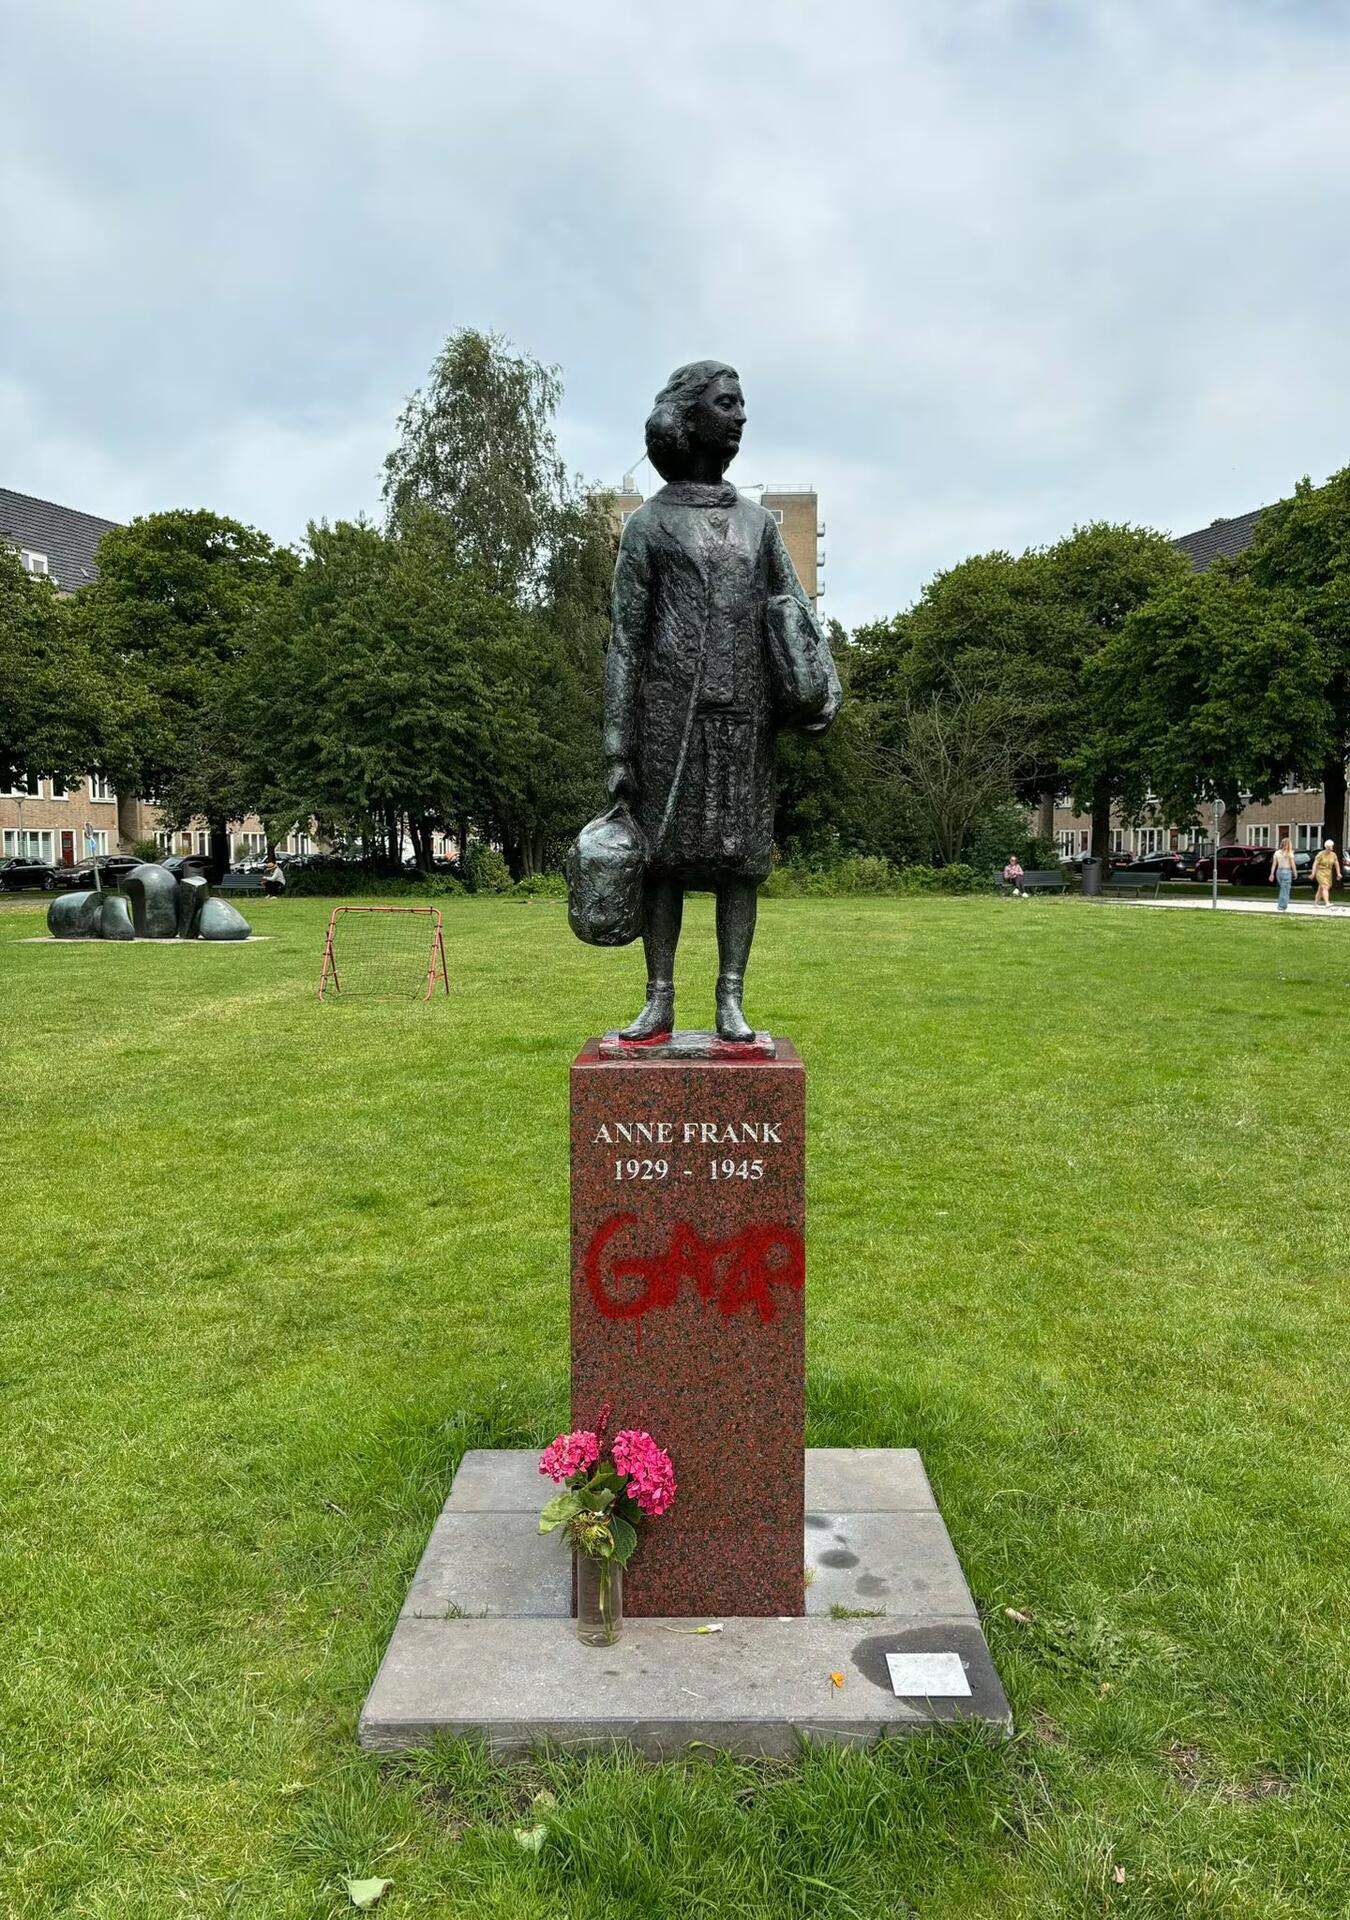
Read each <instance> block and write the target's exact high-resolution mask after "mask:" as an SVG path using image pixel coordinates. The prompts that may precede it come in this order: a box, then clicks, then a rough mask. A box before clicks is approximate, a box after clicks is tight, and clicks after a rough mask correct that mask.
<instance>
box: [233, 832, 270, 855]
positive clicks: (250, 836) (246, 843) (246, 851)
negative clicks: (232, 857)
mask: <svg viewBox="0 0 1350 1920" xmlns="http://www.w3.org/2000/svg"><path fill="white" fill-rule="evenodd" d="M234 851H235V854H236V856H238V857H241V858H245V859H246V858H247V857H248V856H249V855H250V854H259V853H266V852H267V835H266V834H265V833H255V832H252V831H249V832H246V833H236V835H235V836H234Z"/></svg>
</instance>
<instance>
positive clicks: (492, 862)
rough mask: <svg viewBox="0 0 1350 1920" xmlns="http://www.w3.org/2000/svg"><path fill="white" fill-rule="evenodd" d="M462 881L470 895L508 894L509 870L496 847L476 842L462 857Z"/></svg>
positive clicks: (509, 889) (509, 885)
mask: <svg viewBox="0 0 1350 1920" xmlns="http://www.w3.org/2000/svg"><path fill="white" fill-rule="evenodd" d="M464 880H465V884H466V885H467V887H468V889H469V892H470V893H510V891H511V869H510V868H509V867H508V866H507V864H506V862H505V860H503V858H502V856H501V854H500V853H499V852H498V851H497V849H496V847H487V846H484V845H483V844H482V842H481V841H480V842H478V843H477V844H476V845H474V846H472V847H470V848H469V851H468V852H467V853H466V854H465V856H464Z"/></svg>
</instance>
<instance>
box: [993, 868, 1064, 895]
mask: <svg viewBox="0 0 1350 1920" xmlns="http://www.w3.org/2000/svg"><path fill="white" fill-rule="evenodd" d="M1021 887H1022V891H1023V893H1067V892H1068V891H1069V883H1068V880H1067V879H1066V878H1065V876H1064V875H1063V874H1062V873H1058V872H1056V871H1055V869H1054V868H1053V867H1033V868H1032V869H1031V871H1030V873H1024V874H1023V875H1022V879H1021ZM1002 890H1003V892H1005V893H1011V892H1012V888H1011V887H1010V886H1009V885H1008V883H1007V882H1006V881H1004V882H1003V883H1002Z"/></svg>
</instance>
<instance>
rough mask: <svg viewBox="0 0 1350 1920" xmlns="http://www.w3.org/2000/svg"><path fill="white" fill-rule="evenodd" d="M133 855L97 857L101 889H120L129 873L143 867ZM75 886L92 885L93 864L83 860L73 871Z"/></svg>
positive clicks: (142, 863)
mask: <svg viewBox="0 0 1350 1920" xmlns="http://www.w3.org/2000/svg"><path fill="white" fill-rule="evenodd" d="M144 865H145V862H144V861H143V860H138V859H137V858H136V855H135V854H134V853H107V854H103V853H101V854H100V855H99V857H98V879H99V884H100V885H101V886H103V887H114V888H116V887H120V886H121V884H122V882H123V881H124V880H125V879H126V877H127V875H128V874H129V873H134V872H135V870H136V868H137V867H141V866H144ZM75 884H76V886H78V887H92V886H93V885H94V862H93V861H92V860H85V861H84V862H83V863H82V864H81V865H80V866H78V867H77V868H76V869H75Z"/></svg>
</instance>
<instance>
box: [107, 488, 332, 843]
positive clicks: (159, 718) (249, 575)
mask: <svg viewBox="0 0 1350 1920" xmlns="http://www.w3.org/2000/svg"><path fill="white" fill-rule="evenodd" d="M98 565H99V577H98V579H97V581H96V582H95V583H94V585H93V586H91V587H87V588H86V589H85V590H84V592H83V593H82V594H81V595H80V597H79V600H78V602H77V603H76V619H77V622H78V625H79V627H80V629H81V631H82V632H83V633H84V634H85V635H86V636H87V637H88V640H89V644H90V645H91V646H92V647H93V648H94V649H95V650H96V652H97V653H98V654H99V655H101V657H102V658H103V659H104V660H105V661H107V662H109V663H115V664H116V668H117V670H118V671H119V672H120V673H121V674H123V675H125V677H126V681H127V684H128V686H129V687H130V689H131V690H132V691H131V694H130V698H131V700H132V703H133V705H134V707H135V711H136V714H137V724H136V725H135V727H134V728H127V729H125V730H124V731H123V733H122V735H121V738H120V741H119V747H118V755H117V760H116V763H115V764H113V765H111V766H110V767H109V771H110V772H112V773H113V774H114V776H115V777H116V778H117V779H118V780H119V782H120V783H131V784H135V785H136V786H137V787H139V789H140V790H141V791H142V792H144V793H152V794H154V795H155V797H156V798H157V799H159V800H160V802H161V804H162V805H163V807H164V810H165V815H166V817H167V818H168V819H169V820H170V821H171V822H180V821H183V820H187V819H190V818H192V817H193V816H194V815H197V814H201V815H203V816H204V817H205V818H206V820H207V822H208V824H209V826H210V829H211V854H212V860H213V863H214V865H215V867H216V868H217V870H218V871H223V869H224V868H225V867H226V866H227V865H228V863H229V832H228V825H229V822H230V820H232V819H239V818H240V817H242V815H243V814H244V813H246V812H247V811H248V810H249V807H250V805H251V804H252V800H253V795H254V789H255V787H256V784H257V768H256V765H255V764H254V758H253V754H252V752H251V749H250V747H249V742H248V738H247V736H246V734H245V732H244V730H243V729H242V728H241V727H240V726H238V725H236V724H234V722H233V720H232V715H233V713H234V708H233V705H232V703H233V701H234V700H235V699H236V698H237V697H238V693H239V682H240V673H239V669H240V668H241V666H242V665H243V663H244V662H245V661H246V660H247V658H248V656H249V653H250V650H251V647H252V643H253V640H254V638H255V636H256V633H257V631H258V627H259V622H260V621H261V620H262V619H263V618H264V617H265V615H266V614H267V612H268V610H269V609H270V608H271V606H272V605H273V603H274V601H275V600H276V598H277V597H278V595H280V594H282V593H284V591H285V589H286V587H287V585H288V583H289V582H290V580H291V579H292V578H293V577H294V573H295V567H296V561H295V557H294V555H292V554H290V553H288V552H286V551H285V550H278V549H277V548H275V547H274V546H273V545H272V542H271V541H270V540H269V539H268V538H267V536H266V535H265V534H262V533H259V532H257V530H256V529H255V528H252V527H246V526H243V525H241V524H240V522H239V521H237V520H229V519H226V518H224V517H223V516H221V515H220V514H216V513H209V512H206V511H204V510H199V511H192V510H184V511H176V512H168V513H153V514H147V515H146V516H145V517H144V518H143V519H139V520H133V521H132V522H131V524H130V525H129V526H125V527H116V528H114V529H113V530H112V531H111V532H109V533H106V534H105V535H104V536H103V539H102V541H101V542H100V543H99V550H98Z"/></svg>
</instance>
